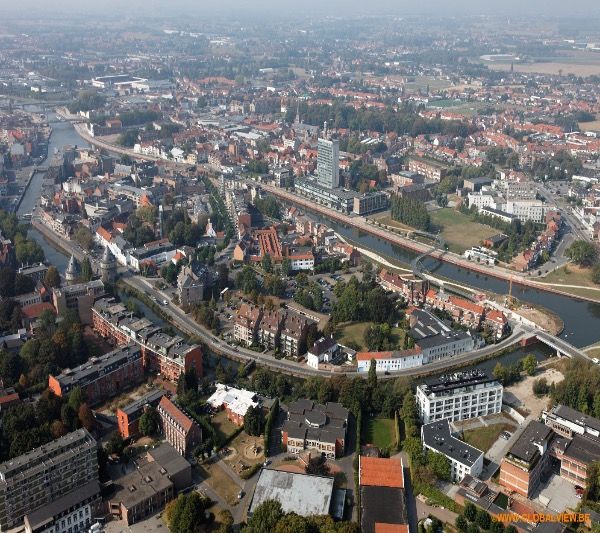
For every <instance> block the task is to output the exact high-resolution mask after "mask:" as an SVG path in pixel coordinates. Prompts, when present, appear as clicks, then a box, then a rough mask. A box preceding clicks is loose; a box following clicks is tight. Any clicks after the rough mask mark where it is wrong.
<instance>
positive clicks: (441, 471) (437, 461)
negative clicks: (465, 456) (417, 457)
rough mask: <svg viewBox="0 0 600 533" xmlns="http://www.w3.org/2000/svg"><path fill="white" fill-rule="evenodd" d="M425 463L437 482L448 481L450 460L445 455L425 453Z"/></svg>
mask: <svg viewBox="0 0 600 533" xmlns="http://www.w3.org/2000/svg"><path fill="white" fill-rule="evenodd" d="M427 463H428V465H429V467H430V468H431V471H432V472H433V473H434V474H435V476H436V477H437V478H438V479H439V480H442V481H450V472H451V466H450V460H449V459H448V458H447V457H446V456H445V455H442V454H441V453H435V452H432V451H429V452H428V453H427Z"/></svg>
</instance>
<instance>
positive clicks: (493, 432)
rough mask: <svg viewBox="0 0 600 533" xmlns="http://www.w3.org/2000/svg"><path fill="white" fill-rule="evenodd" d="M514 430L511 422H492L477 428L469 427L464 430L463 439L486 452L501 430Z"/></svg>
mask: <svg viewBox="0 0 600 533" xmlns="http://www.w3.org/2000/svg"><path fill="white" fill-rule="evenodd" d="M514 430H515V426H514V425H513V424H508V423H504V424H493V425H491V426H486V427H481V428H477V429H469V430H467V431H465V432H464V440H465V442H468V443H469V444H470V445H471V446H475V448H478V449H480V450H481V451H482V452H484V453H485V452H487V451H488V450H489V449H490V448H491V447H492V444H494V442H496V441H497V440H498V437H499V436H500V433H502V432H503V431H510V432H511V433H512V432H513V431H514Z"/></svg>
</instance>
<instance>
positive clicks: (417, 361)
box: [356, 347, 423, 373]
mask: <svg viewBox="0 0 600 533" xmlns="http://www.w3.org/2000/svg"><path fill="white" fill-rule="evenodd" d="M371 359H374V360H375V365H376V366H375V368H376V371H377V372H395V371H398V370H403V369H405V368H414V367H416V366H421V365H422V364H423V353H422V351H421V349H420V348H418V347H417V348H412V349H410V350H397V351H394V352H358V353H357V354H356V366H357V372H363V373H364V372H368V371H369V366H370V365H371Z"/></svg>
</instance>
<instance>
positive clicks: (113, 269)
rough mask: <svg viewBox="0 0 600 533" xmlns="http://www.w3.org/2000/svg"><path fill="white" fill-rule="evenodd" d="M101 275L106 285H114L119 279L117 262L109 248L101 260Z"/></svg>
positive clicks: (106, 248) (105, 249)
mask: <svg viewBox="0 0 600 533" xmlns="http://www.w3.org/2000/svg"><path fill="white" fill-rule="evenodd" d="M100 274H101V276H102V281H103V282H104V283H112V282H113V281H114V280H115V279H116V277H117V260H116V259H115V256H114V255H113V253H112V252H111V251H110V250H109V248H108V246H106V247H105V248H104V253H103V254H102V259H101V260H100Z"/></svg>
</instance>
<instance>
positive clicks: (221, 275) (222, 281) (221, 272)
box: [217, 263, 229, 290]
mask: <svg viewBox="0 0 600 533" xmlns="http://www.w3.org/2000/svg"><path fill="white" fill-rule="evenodd" d="M217 275H218V279H219V289H221V290H223V289H224V288H225V287H227V286H228V285H229V267H228V266H227V263H219V266H217Z"/></svg>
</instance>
